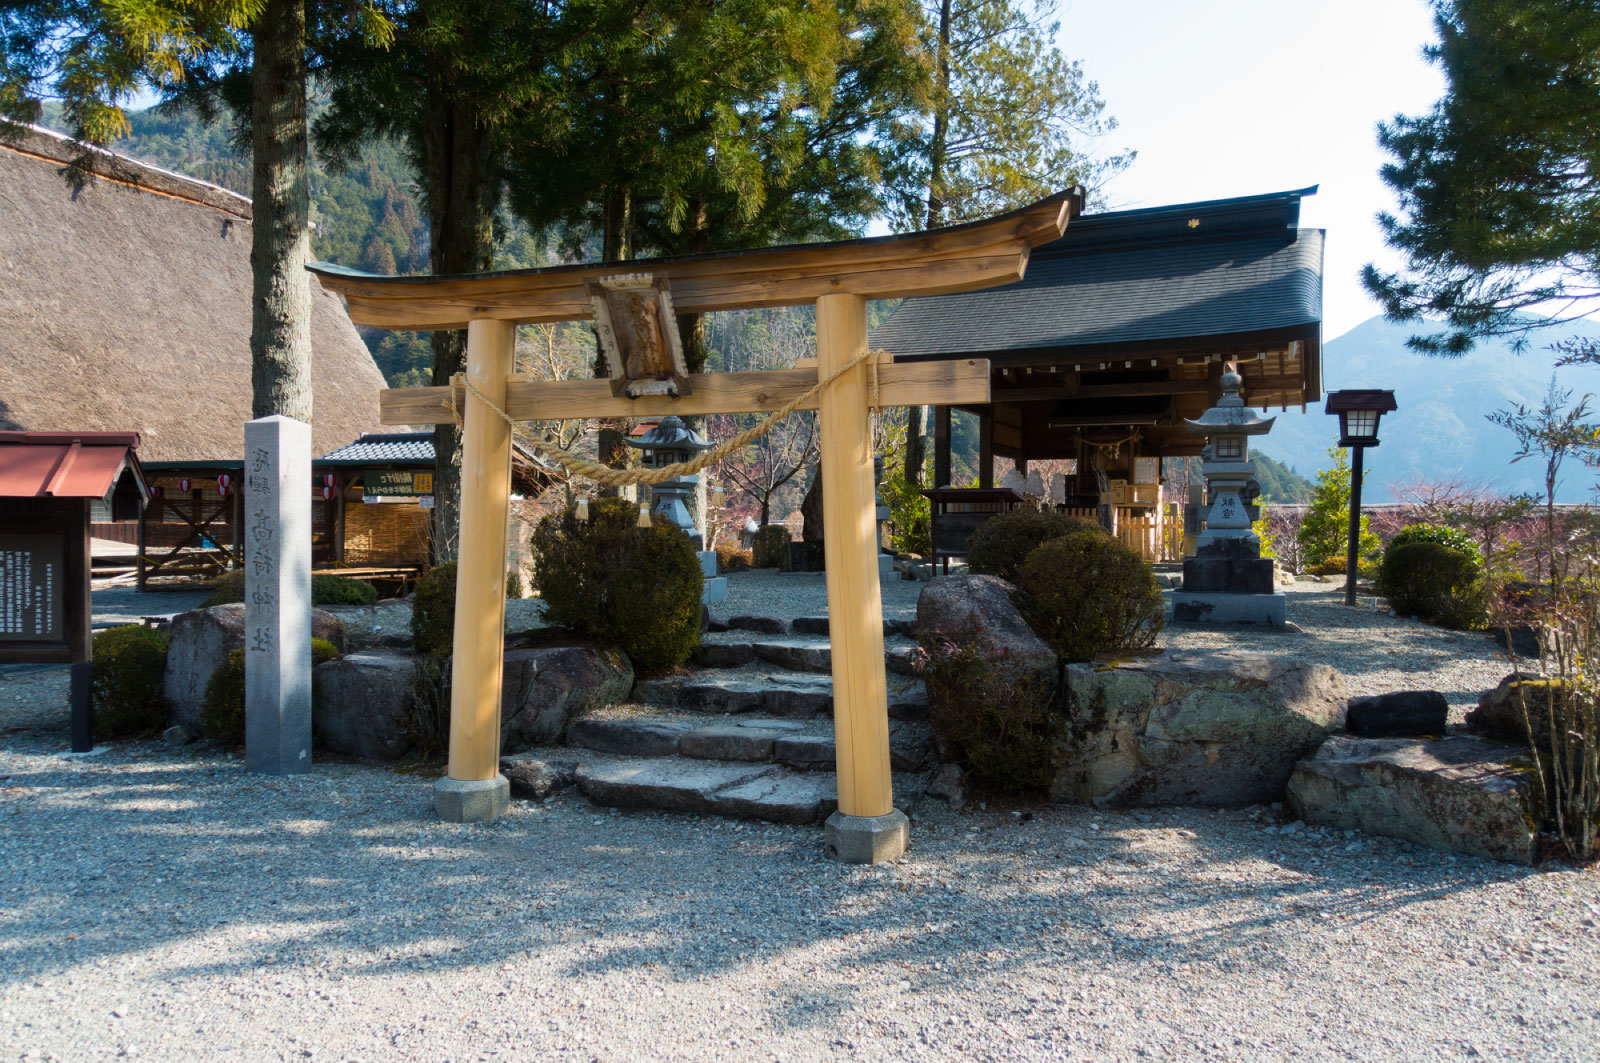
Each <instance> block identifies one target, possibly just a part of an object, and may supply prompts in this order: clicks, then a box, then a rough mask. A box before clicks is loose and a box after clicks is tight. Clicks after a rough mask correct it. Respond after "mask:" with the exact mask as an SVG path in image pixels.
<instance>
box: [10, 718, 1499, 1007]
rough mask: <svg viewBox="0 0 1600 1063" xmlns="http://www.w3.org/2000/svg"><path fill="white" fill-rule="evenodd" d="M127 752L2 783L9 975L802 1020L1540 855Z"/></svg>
mask: <svg viewBox="0 0 1600 1063" xmlns="http://www.w3.org/2000/svg"><path fill="white" fill-rule="evenodd" d="M11 752H14V751H11ZM130 756H132V757H133V760H132V762H131V763H130V762H129V759H128V758H129V757H130ZM108 758H117V760H116V762H114V763H113V762H111V761H109V760H108V762H106V763H104V764H97V763H95V762H94V761H92V760H91V761H76V762H59V761H56V762H46V763H47V765H48V766H44V767H38V766H36V765H38V764H39V763H40V761H39V760H38V759H23V758H22V757H13V758H10V759H9V761H8V763H10V764H12V765H14V767H12V768H11V769H10V770H9V774H0V836H3V841H0V846H3V850H0V851H3V852H4V854H5V856H6V859H4V860H0V981H4V982H13V983H14V982H18V981H25V980H28V979H36V978H40V977H43V976H46V975H49V974H53V973H59V972H63V971H66V970H69V969H71V968H74V967H78V966H83V965H93V964H96V963H97V962H100V961H102V960H107V959H111V958H118V957H131V956H140V957H147V958H149V959H150V960H151V961H152V962H155V963H157V964H158V965H159V966H160V968H161V976H162V977H168V978H176V977H184V976H190V975H207V974H209V975H252V974H260V973H263V972H270V971H272V970H274V969H279V968H285V967H306V966H311V967H319V968H324V969H328V970H336V971H338V972H339V973H340V974H341V975H343V976H346V977H349V976H355V977H359V976H361V975H363V974H373V975H384V974H389V973H393V972H401V971H404V972H417V971H424V972H427V971H436V972H449V971H469V972H470V971H483V972H486V974H485V976H486V977H489V976H491V975H490V972H492V969H493V968H495V967H496V966H498V965H501V964H504V963H508V962H518V963H523V964H526V963H529V962H532V963H533V964H534V965H535V966H536V967H545V968H547V970H548V975H549V977H551V978H557V979H559V978H564V977H574V976H577V977H583V976H591V975H603V974H605V973H607V972H619V971H620V972H626V971H630V970H635V969H644V968H649V969H651V970H652V971H654V972H656V973H658V974H659V973H662V972H666V973H668V974H669V975H670V976H672V977H676V978H680V979H684V980H693V979H699V978H704V977H706V976H707V975H711V976H716V975H718V974H719V973H727V972H734V971H738V970H740V969H741V968H745V967H747V966H750V965H762V970H763V973H764V974H765V975H768V976H770V980H768V981H767V983H766V984H767V986H768V988H767V998H766V999H765V1000H764V1001H761V1002H759V1003H760V1005H761V1006H763V1007H766V1008H768V1009H770V1011H771V1012H772V1013H773V1014H774V1015H775V1016H777V1017H779V1021H784V1022H788V1023H791V1024H793V1025H794V1026H797V1027H804V1026H807V1025H809V1024H810V1023H812V1022H813V1021H817V1022H821V1021H823V1020H825V1019H828V1018H831V1017H832V1016H833V1015H834V1013H835V1009H836V1008H837V1006H839V1005H840V1004H842V1003H845V1002H849V1003H851V1004H853V1005H859V1004H861V1003H864V1002H870V1001H871V1000H873V999H874V998H875V996H877V995H879V994H892V993H895V992H905V991H907V990H911V991H921V990H935V989H937V990H945V991H948V990H951V989H955V988H958V987H959V985H960V984H961V982H962V981H963V980H965V979H968V978H971V977H973V976H974V974H975V973H983V974H986V975H1004V974H1005V973H1006V972H1008V971H1019V972H1020V971H1025V970H1029V969H1036V968H1039V967H1041V966H1048V967H1051V968H1058V969H1101V970H1106V969H1112V968H1124V969H1126V968H1128V967H1129V966H1134V967H1148V966H1152V965H1153V966H1154V968H1155V969H1157V970H1160V971H1166V970H1168V969H1171V970H1172V971H1174V972H1177V971H1178V969H1179V968H1182V967H1186V966H1188V965H1195V964H1200V965H1204V966H1206V967H1209V968H1211V969H1212V970H1215V971H1218V972H1225V973H1226V972H1235V973H1236V972H1240V971H1248V970H1251V969H1256V970H1265V969H1275V968H1277V967H1278V966H1279V959H1278V950H1279V948H1280V946H1282V945H1283V943H1284V942H1286V941H1288V940H1290V939H1291V938H1299V937H1301V936H1303V935H1318V934H1327V933H1329V932H1330V928H1338V927H1349V926H1351V925H1352V924H1355V923H1359V922H1361V921H1364V920H1370V919H1374V918H1378V917H1380V916H1383V915H1384V914H1386V913H1389V912H1392V911H1395V910H1397V909H1401V908H1405V907H1407V906H1409V905H1414V904H1419V903H1426V902H1428V901H1430V900H1433V899H1436V898H1440V897H1443V896H1447V895H1449V894H1452V893H1455V892H1458V891H1462V890H1472V889H1475V888H1479V887H1483V886H1485V885H1488V884H1490V883H1494V882H1505V881H1512V880H1515V879H1517V878H1519V877H1523V876H1526V875H1527V874H1529V872H1526V871H1523V870H1519V869H1515V868H1510V867H1505V866H1501V865H1495V864H1488V863H1484V862H1479V861H1473V860H1466V859H1463V860H1461V861H1460V862H1451V861H1450V858H1449V857H1448V856H1446V855H1445V854H1434V853H1431V852H1428V851H1425V850H1418V849H1412V848H1410V847H1407V846H1401V845H1396V846H1391V845H1390V843H1387V842H1369V843H1367V844H1368V845H1369V847H1372V846H1380V847H1384V850H1385V859H1384V860H1382V861H1363V862H1362V863H1361V865H1360V868H1359V869H1358V868H1356V867H1354V866H1351V865H1349V864H1348V863H1347V862H1346V861H1345V859H1344V856H1343V852H1342V841H1341V842H1340V843H1339V844H1338V845H1334V846H1329V845H1321V846H1317V845H1310V844H1301V843H1299V842H1297V841H1289V840H1284V841H1268V840H1266V839H1265V838H1263V837H1261V836H1259V835H1257V834H1255V833H1254V831H1253V830H1252V828H1251V826H1250V825H1249V824H1248V823H1246V822H1245V820H1244V817H1243V816H1241V815H1240V814H1238V813H1228V812H1211V811H1204V810H1194V809H1172V810H1153V814H1152V816H1151V822H1149V823H1144V822H1141V821H1139V820H1136V819H1134V818H1133V817H1123V816H1118V815H1114V814H1106V813H1099V812H1094V811H1092V810H1089V809H1084V808H1051V809H1046V810H1044V811H1042V812H1040V813H1039V814H1038V815H1037V816H1036V817H1035V818H1034V819H1032V820H1031V821H1030V822H1019V821H1017V820H1016V819H1014V818H1013V817H1012V816H1011V815H1010V814H1008V813H998V812H996V813H977V814H973V815H968V816H954V815H951V814H950V813H948V812H944V811H936V810H933V809H930V810H928V811H927V813H926V814H925V815H924V816H922V817H920V818H919V819H918V822H917V825H916V827H915V828H914V839H915V848H914V850H913V852H912V853H911V854H910V855H909V856H908V857H907V858H906V859H905V860H904V861H903V862H902V863H900V864H899V865H894V866H889V867H877V868H863V867H849V866H842V865H838V864H835V863H832V862H829V861H828V860H826V859H825V858H823V856H822V855H821V848H822V840H821V832H820V830H819V829H818V828H816V827H768V826H766V825H751V826H749V827H741V826H739V825H735V824H728V823H724V822H721V821H709V820H702V819H696V818H692V817H675V816H669V815H663V814H657V813H640V814H637V815H613V814H607V813H605V812H603V811H601V810H597V809H594V808H593V807H591V806H589V805H588V804H587V802H585V801H583V799H581V798H579V797H576V796H573V795H568V796H565V797H563V798H560V799H558V801H557V802H556V803H555V804H553V805H551V806H548V807H540V806H533V805H526V804H520V803H519V804H516V805H514V806H513V811H512V813H511V814H510V815H509V816H507V817H506V818H505V819H502V820H500V821H498V822H496V823H493V824H486V825H480V826H475V827H470V828H465V829H463V828H459V827H453V826H449V825H445V824H441V823H439V822H437V821H436V820H435V819H434V816H433V813H432V810H431V807H430V798H431V795H430V791H429V788H428V786H427V784H426V782H425V781H423V780H420V779H413V778H411V777H405V776H396V775H394V774H393V773H391V772H388V771H386V770H384V769H377V768H364V767H356V766H348V765H328V766H321V767H319V768H318V769H317V770H316V771H315V772H313V773H311V774H309V775H303V776H295V777H291V778H287V779H278V778H271V777H265V776H255V775H249V774H246V773H245V772H244V770H243V768H242V766H241V765H240V764H239V762H237V761H233V760H226V759H221V758H216V757H209V756H203V755H197V756H195V757H194V758H192V759H184V758H183V757H182V755H181V754H173V753H170V752H163V753H160V754H154V755H148V756H142V755H141V754H140V752H139V751H138V750H137V749H129V748H122V749H119V750H116V751H114V752H113V753H111V754H108ZM58 765H59V766H58ZM6 770H7V769H4V768H0V771H6ZM1093 823H1101V824H1102V826H1103V829H1101V830H1092V829H1090V828H1091V824H1093ZM1274 850H1276V853H1277V854H1280V855H1279V856H1278V857H1277V858H1276V859H1275V858H1274ZM869 969H870V971H871V972H872V976H871V977H870V978H868V977H866V976H865V972H866V971H868V970H869ZM1192 974H1193V972H1192V970H1191V971H1189V972H1188V974H1187V975H1185V976H1186V977H1187V976H1192Z"/></svg>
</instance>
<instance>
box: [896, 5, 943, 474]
mask: <svg viewBox="0 0 1600 1063" xmlns="http://www.w3.org/2000/svg"><path fill="white" fill-rule="evenodd" d="M950 4H951V0H943V2H942V3H941V4H940V5H939V52H938V58H937V62H938V69H937V71H936V72H935V75H934V76H935V82H934V91H935V95H934V104H933V136H932V137H931V138H930V139H929V141H928V216H927V223H926V228H929V229H937V228H938V227H939V226H940V225H942V224H944V207H945V202H944V171H945V148H946V143H947V141H948V139H949V129H950ZM927 420H928V418H927V409H926V407H922V406H913V407H911V408H910V409H909V410H907V411H906V452H905V470H904V471H905V478H906V483H908V484H911V485H913V486H919V485H920V484H921V483H922V462H923V459H924V455H925V454H926V453H927V444H926V442H925V440H926V432H927ZM935 486H937V485H935Z"/></svg>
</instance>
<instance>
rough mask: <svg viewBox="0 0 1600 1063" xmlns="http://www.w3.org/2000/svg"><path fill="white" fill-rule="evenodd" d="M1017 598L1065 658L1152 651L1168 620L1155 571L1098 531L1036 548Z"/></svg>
mask: <svg viewBox="0 0 1600 1063" xmlns="http://www.w3.org/2000/svg"><path fill="white" fill-rule="evenodd" d="M1015 601H1016V603H1017V608H1018V609H1019V610H1020V611H1021V613H1022V615H1023V617H1024V618H1026V619H1027V621H1028V623H1029V625H1031V626H1032V628H1033V630H1034V631H1036V632H1037V633H1038V635H1039V637H1040V638H1041V639H1043V640H1044V641H1045V643H1046V644H1047V645H1048V646H1049V647H1050V648H1051V649H1052V650H1054V651H1055V652H1056V656H1058V657H1060V658H1061V659H1062V660H1063V661H1088V660H1093V659H1094V658H1096V657H1101V656H1104V655H1106V654H1108V653H1111V652H1113V651H1136V650H1144V649H1148V648H1149V647H1150V646H1152V645H1154V644H1155V640H1156V636H1157V635H1158V634H1160V632H1161V627H1162V623H1163V610H1162V600H1161V588H1160V587H1159V586H1157V585H1156V577H1155V573H1154V572H1153V571H1151V568H1150V566H1149V565H1147V564H1145V562H1144V559H1143V558H1141V557H1140V556H1139V554H1138V552H1137V551H1135V550H1131V549H1129V548H1128V547H1126V546H1124V545H1122V544H1121V543H1119V542H1118V541H1117V540H1115V539H1113V538H1111V536H1109V535H1106V534H1104V533H1102V532H1100V531H1099V530H1095V531H1092V532H1075V533H1074V534H1072V535H1066V536H1062V537H1061V538H1059V539H1051V540H1050V541H1049V542H1046V543H1041V544H1040V545H1039V546H1037V547H1035V548H1034V550H1033V552H1032V553H1030V554H1029V555H1028V559H1027V560H1026V561H1024V562H1023V564H1022V571H1021V573H1020V574H1019V575H1018V576H1017V593H1016V595H1015Z"/></svg>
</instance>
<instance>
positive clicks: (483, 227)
mask: <svg viewBox="0 0 1600 1063" xmlns="http://www.w3.org/2000/svg"><path fill="white" fill-rule="evenodd" d="M423 143H424V145H425V147H426V149H427V157H428V232H429V236H430V238H431V241H430V242H431V246H430V248H429V254H428V265H429V268H430V269H431V270H432V272H433V273H435V274H441V273H481V272H483V271H485V270H488V269H491V268H492V267H493V265H494V208H495V192H496V187H495V184H496V182H495V173H494V168H493V165H492V161H493V157H494V135H493V132H492V131H491V130H490V129H489V128H488V127H487V126H484V125H483V124H482V123H480V122H479V121H478V120H477V118H476V115H475V112H474V109H473V108H472V107H471V106H468V105H467V104H466V103H464V102H461V101H457V100H452V99H449V98H448V97H443V96H439V95H437V94H436V95H435V97H434V99H432V100H431V101H430V103H429V107H428V113H427V117H426V119H425V125H424V129H423ZM432 339H433V384H434V386H435V387H442V386H444V385H447V384H449V383H450V378H451V377H452V376H454V375H455V374H456V373H459V372H461V371H462V369H463V367H464V365H465V360H466V351H467V334H466V333H465V332H435V333H434V334H433V337H432ZM433 447H434V457H433V462H434V465H433V470H434V479H433V549H432V554H433V561H434V563H435V564H443V563H444V562H446V561H453V560H454V559H455V557H456V546H457V542H456V533H457V529H458V528H459V526H460V519H461V431H460V429H458V428H457V427H456V426H455V425H453V424H442V425H439V426H438V427H437V428H435V429H434V433H433Z"/></svg>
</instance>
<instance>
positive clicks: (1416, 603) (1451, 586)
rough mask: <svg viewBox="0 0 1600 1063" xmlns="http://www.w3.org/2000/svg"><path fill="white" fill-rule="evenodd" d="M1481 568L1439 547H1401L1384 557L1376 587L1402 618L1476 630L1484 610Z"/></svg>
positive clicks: (1425, 544)
mask: <svg viewBox="0 0 1600 1063" xmlns="http://www.w3.org/2000/svg"><path fill="white" fill-rule="evenodd" d="M1482 568H1483V566H1482V565H1480V564H1479V563H1478V562H1477V560H1476V559H1474V558H1473V557H1472V556H1471V555H1469V554H1466V553H1464V552H1462V551H1460V550H1454V549H1451V548H1450V547H1448V546H1444V545H1442V544H1440V543H1434V542H1413V543H1402V544H1401V545H1400V546H1399V547H1394V546H1391V547H1390V548H1389V549H1388V550H1387V551H1385V552H1384V555H1383V567H1382V569H1381V570H1380V571H1379V573H1378V586H1379V589H1380V591H1381V593H1382V594H1383V596H1384V597H1385V598H1387V599H1389V607H1390V608H1392V609H1393V610H1394V611H1395V612H1397V613H1399V614H1401V615H1402V616H1415V617H1420V618H1421V619H1423V620H1426V621H1428V622H1430V623H1434V624H1438V625H1440V626H1441V627H1448V628H1455V629H1457V630H1466V629H1471V628H1479V627H1482V626H1483V624H1484V617H1485V614H1486V612H1487V606H1488V594H1487V591H1486V590H1485V588H1484V585H1483V578H1482Z"/></svg>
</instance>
